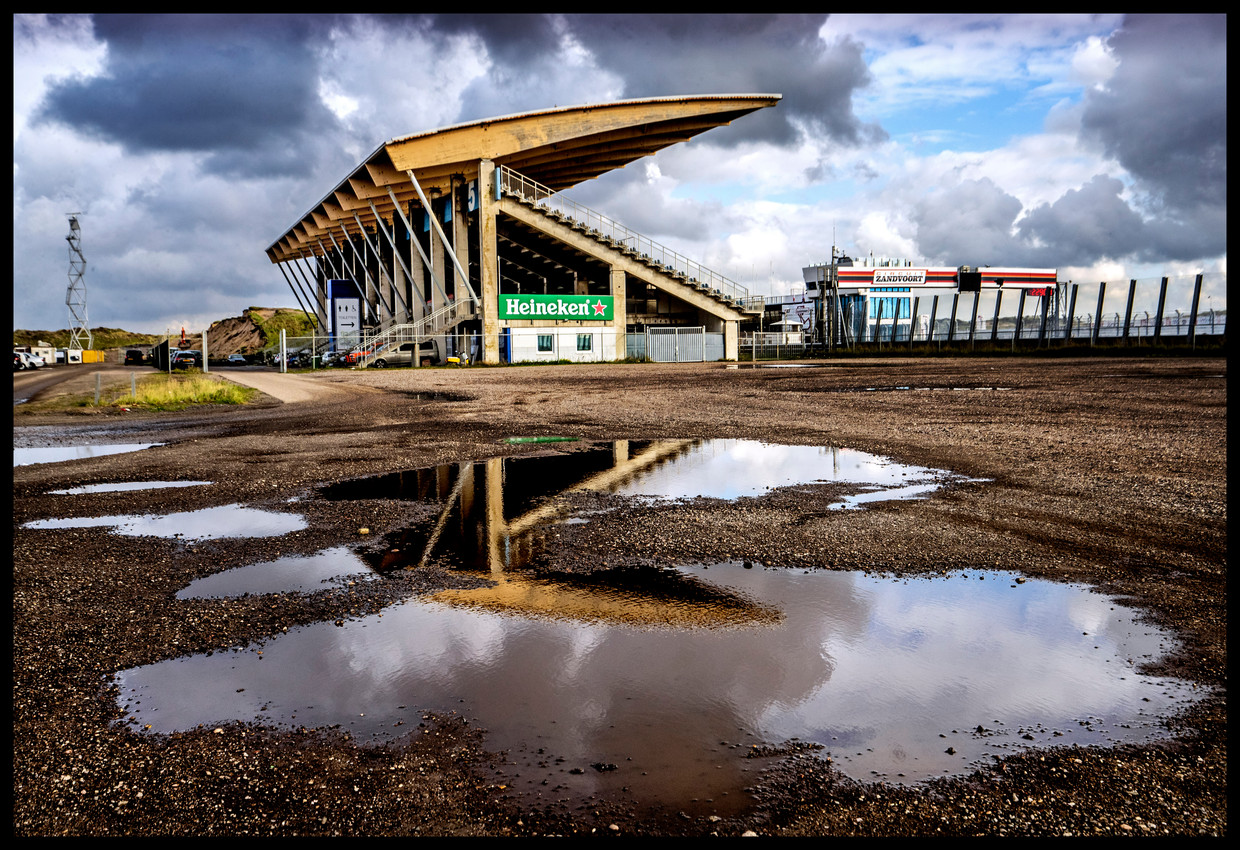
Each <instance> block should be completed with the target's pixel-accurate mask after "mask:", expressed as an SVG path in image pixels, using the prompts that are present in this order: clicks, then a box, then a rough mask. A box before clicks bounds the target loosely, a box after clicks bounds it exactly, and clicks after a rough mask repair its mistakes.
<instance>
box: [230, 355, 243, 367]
mask: <svg viewBox="0 0 1240 850" xmlns="http://www.w3.org/2000/svg"><path fill="white" fill-rule="evenodd" d="M228 365H229V366H244V365H245V355H244V354H230V355H228Z"/></svg>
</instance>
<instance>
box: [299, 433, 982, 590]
mask: <svg viewBox="0 0 1240 850" xmlns="http://www.w3.org/2000/svg"><path fill="white" fill-rule="evenodd" d="M951 480H962V479H960V478H959V477H958V476H954V475H952V474H951V473H948V472H944V471H942V470H934V469H929V468H926V467H919V466H910V465H905V464H898V463H895V462H893V461H891V460H889V459H887V458H883V457H878V456H876V455H872V454H868V453H866V452H861V451H856V450H852V449H840V448H835V447H819V446H784V445H773V444H769V443H762V442H757V441H753V440H641V441H638V440H619V441H616V442H614V443H611V444H610V445H606V446H603V447H600V448H592V449H588V450H585V451H575V452H568V453H562V454H558V453H557V454H549V455H538V456H530V457H509V458H491V459H489V460H485V461H479V462H474V463H460V464H445V465H443V466H438V467H434V468H428V469H414V470H405V471H401V472H393V473H388V474H386V475H379V476H373V477H369V478H362V479H356V480H352V481H345V482H341V483H339V484H333V485H330V486H328V487H325V488H323V489H322V490H321V494H322V495H323V496H324V497H326V498H328V499H333V500H341V499H344V500H350V499H376V498H383V499H411V500H417V501H432V502H439V503H440V504H441V509H440V513H439V516H438V517H437V519H436V521H435V522H433V523H430V524H428V525H421V526H417V527H414V528H410V529H407V530H406V531H404V532H402V533H400V534H398V535H394V536H393V537H392V538H391V540H392V545H391V547H390V548H389V549H388V550H387V551H385V552H382V553H377V554H374V555H371V556H368V557H369V559H370V561H371V563H372V564H373V565H374V566H375V567H376V568H378V569H381V570H387V569H393V568H396V567H409V566H421V565H425V564H426V563H428V562H429V561H430V560H431V559H433V558H438V559H443V560H446V561H448V562H449V563H451V564H453V565H455V566H457V567H459V568H464V569H473V570H484V571H488V572H491V573H500V572H503V571H505V570H511V569H513V568H516V567H522V566H525V565H527V564H529V563H530V562H531V561H533V560H534V559H535V558H537V557H538V556H539V555H540V554H541V552H542V546H543V540H544V536H545V532H546V529H547V528H548V526H549V525H550V524H552V523H555V522H562V521H567V520H570V519H575V520H578V521H580V520H581V519H582V518H581V517H572V516H571V501H570V497H571V496H572V495H573V494H574V493H579V492H587V491H588V492H596V493H607V494H613V495H616V496H622V497H629V498H634V499H638V500H640V501H643V502H646V503H658V502H662V501H671V500H679V499H692V498H697V497H708V498H716V499H729V500H731V499H738V498H744V497H752V496H761V495H763V494H766V493H769V492H770V491H771V490H774V489H776V488H779V487H794V486H798V485H806V484H814V483H818V482H832V483H836V484H844V485H851V486H854V487H855V488H856V489H857V490H858V493H857V494H855V495H852V496H848V497H846V498H845V499H844V501H842V502H837V503H835V504H832V505H830V506H829V507H831V508H833V509H834V508H852V507H856V506H857V505H858V504H861V503H866V502H873V501H878V500H883V499H910V498H924V497H926V496H928V495H930V494H931V493H933V492H934V491H935V490H937V489H939V488H940V487H941V486H942V485H943V484H944V483H946V482H947V481H951Z"/></svg>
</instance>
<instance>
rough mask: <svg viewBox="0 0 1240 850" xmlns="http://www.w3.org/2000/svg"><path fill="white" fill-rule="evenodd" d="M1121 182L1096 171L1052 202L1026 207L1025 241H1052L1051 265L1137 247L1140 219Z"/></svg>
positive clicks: (1022, 226)
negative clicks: (1126, 196) (1076, 186)
mask: <svg viewBox="0 0 1240 850" xmlns="http://www.w3.org/2000/svg"><path fill="white" fill-rule="evenodd" d="M1123 188H1124V184H1123V183H1121V182H1120V181H1118V180H1116V179H1115V178H1113V177H1104V176H1102V175H1098V176H1096V177H1094V178H1093V179H1092V180H1090V181H1089V182H1088V183H1086V184H1085V185H1084V186H1082V187H1081V188H1080V189H1076V190H1072V191H1069V192H1066V193H1064V195H1063V197H1061V198H1059V200H1057V201H1055V203H1053V204H1043V205H1042V206H1039V207H1037V208H1035V209H1033V210H1031V211H1030V212H1029V214H1028V215H1026V216H1025V217H1024V218H1023V219H1022V220H1021V223H1020V229H1019V232H1020V235H1021V237H1022V238H1023V239H1025V240H1026V243H1027V244H1039V243H1040V244H1042V245H1049V246H1054V252H1055V253H1054V259H1053V262H1051V265H1056V266H1061V265H1089V264H1090V263H1094V262H1097V261H1098V260H1099V259H1100V258H1103V257H1123V256H1126V255H1128V254H1132V253H1135V252H1137V251H1138V250H1139V249H1140V248H1141V246H1142V245H1143V244H1144V242H1145V222H1143V221H1142V219H1141V216H1139V215H1137V213H1136V212H1134V211H1133V209H1132V208H1131V207H1129V206H1128V204H1127V203H1125V202H1124V200H1123V198H1121V197H1120V192H1121V191H1122V190H1123Z"/></svg>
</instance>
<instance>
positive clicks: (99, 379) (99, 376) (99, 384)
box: [95, 372, 103, 407]
mask: <svg viewBox="0 0 1240 850" xmlns="http://www.w3.org/2000/svg"><path fill="white" fill-rule="evenodd" d="M102 392H103V373H102V372H96V373H95V407H98V406H99V395H100V393H102Z"/></svg>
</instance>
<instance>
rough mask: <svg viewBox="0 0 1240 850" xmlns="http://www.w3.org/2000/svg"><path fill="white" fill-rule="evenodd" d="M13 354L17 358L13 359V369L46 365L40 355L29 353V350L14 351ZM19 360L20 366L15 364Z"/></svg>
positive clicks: (35, 367)
mask: <svg viewBox="0 0 1240 850" xmlns="http://www.w3.org/2000/svg"><path fill="white" fill-rule="evenodd" d="M13 356H14V358H17V359H15V360H14V361H13V367H14V368H15V369H18V368H20V369H38V368H41V367H43V366H46V365H47V363H46V362H45V361H44V360H43V358H42V357H40V356H39V355H37V354H31V353H30V352H29V351H14V352H13ZM19 361H20V363H21V366H18V365H17V364H18V362H19Z"/></svg>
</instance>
